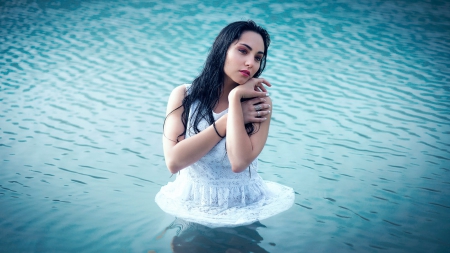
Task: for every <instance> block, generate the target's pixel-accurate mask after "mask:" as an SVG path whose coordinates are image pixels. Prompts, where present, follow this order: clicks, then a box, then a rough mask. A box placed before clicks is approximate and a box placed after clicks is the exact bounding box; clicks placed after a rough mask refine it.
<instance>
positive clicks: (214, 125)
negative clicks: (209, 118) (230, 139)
mask: <svg viewBox="0 0 450 253" xmlns="http://www.w3.org/2000/svg"><path fill="white" fill-rule="evenodd" d="M213 127H214V130H216V134H217V135H218V136H219V137H220V138H222V139H223V138H225V136H222V135H220V134H219V131H217V128H216V122H215V121H214V122H213Z"/></svg>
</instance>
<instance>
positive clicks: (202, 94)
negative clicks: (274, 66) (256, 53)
mask: <svg viewBox="0 0 450 253" xmlns="http://www.w3.org/2000/svg"><path fill="white" fill-rule="evenodd" d="M246 31H252V32H256V33H258V34H259V35H261V37H262V39H263V42H264V56H263V58H262V59H261V64H260V67H259V70H258V71H257V72H256V73H255V75H254V76H253V77H258V76H259V75H260V74H261V73H262V72H263V71H264V69H265V67H266V58H267V50H268V48H269V45H270V36H269V33H268V32H267V31H266V30H265V29H264V28H262V27H260V26H258V25H257V24H256V23H255V22H254V21H252V20H248V21H237V22H233V23H231V24H229V25H227V26H226V27H225V28H223V29H222V31H220V33H219V35H217V37H216V39H215V41H214V44H213V45H212V47H211V50H210V52H209V55H208V58H207V59H206V62H205V65H204V67H203V70H202V72H201V73H200V75H199V76H198V77H197V78H195V79H194V81H193V82H192V85H191V87H190V90H189V94H187V95H186V96H185V98H184V99H183V101H182V105H181V106H182V107H183V108H184V111H183V113H182V115H181V121H182V123H183V126H184V132H183V133H181V134H180V135H179V136H178V137H181V136H184V135H185V134H186V130H187V122H188V117H189V111H190V109H191V105H192V103H193V102H194V101H197V100H198V101H199V105H198V106H197V109H196V111H195V112H193V115H195V116H194V117H193V119H192V125H191V126H190V127H193V130H194V132H195V133H196V134H197V133H199V132H200V130H199V129H198V124H199V122H200V121H201V120H202V119H205V120H206V121H207V122H208V123H209V124H210V125H211V124H212V123H213V122H214V117H213V114H212V111H213V109H214V107H215V106H216V104H217V103H218V101H219V97H220V95H221V94H222V90H223V82H224V78H225V72H224V66H225V60H226V57H227V51H228V48H229V47H230V45H231V43H232V42H233V41H235V40H239V39H240V37H241V35H242V33H244V32H246ZM177 109H178V108H177ZM175 110H176V109H175ZM245 128H246V130H247V133H248V134H249V135H250V134H252V133H253V132H254V126H253V124H252V123H248V124H246V125H245ZM178 137H177V142H178Z"/></svg>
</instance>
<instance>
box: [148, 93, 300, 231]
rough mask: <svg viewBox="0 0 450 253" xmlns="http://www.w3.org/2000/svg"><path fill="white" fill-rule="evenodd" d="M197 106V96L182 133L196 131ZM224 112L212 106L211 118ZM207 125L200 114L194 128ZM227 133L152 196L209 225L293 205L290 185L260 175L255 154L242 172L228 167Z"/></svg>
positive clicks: (243, 221) (239, 221)
mask: <svg viewBox="0 0 450 253" xmlns="http://www.w3.org/2000/svg"><path fill="white" fill-rule="evenodd" d="M187 91H188V92H189V85H187ZM197 106H198V102H194V103H193V104H192V106H191V110H190V113H189V120H188V124H187V126H188V127H187V130H186V136H185V137H186V138H189V137H191V136H193V135H195V132H194V131H193V130H192V128H190V127H189V126H190V125H191V119H193V115H192V114H194V112H195V111H196V110H195V108H196V107H197ZM227 112H228V109H227V110H225V111H223V112H221V113H214V112H213V116H214V119H215V120H218V119H219V118H220V117H222V116H223V115H225V114H226V113H227ZM208 126H209V124H208V122H207V121H206V120H202V121H201V122H200V123H199V125H198V129H199V130H203V129H205V128H207V127H208ZM225 138H226V137H225ZM225 138H224V139H222V140H221V141H219V142H218V143H217V144H216V145H215V146H214V147H213V148H212V149H211V150H210V151H209V152H208V153H207V154H206V155H205V156H203V157H202V158H201V159H200V160H198V161H197V162H195V163H194V164H192V165H190V166H189V167H186V168H184V169H182V170H180V172H179V173H178V174H177V177H176V179H175V180H174V181H173V182H169V183H168V184H167V185H165V186H163V187H161V190H160V191H159V192H158V193H157V194H156V196H155V201H156V203H157V204H158V205H159V207H160V208H161V209H162V210H163V211H165V212H166V213H169V214H172V215H174V216H176V217H178V218H181V219H184V220H186V221H190V222H195V223H199V224H202V225H205V226H208V227H235V226H241V225H247V224H251V223H253V222H256V221H259V220H263V219H265V218H268V217H271V216H273V215H275V214H278V213H280V212H282V211H285V210H287V209H289V208H290V207H291V206H292V204H293V202H294V191H293V189H292V188H290V187H287V186H284V185H281V184H278V183H275V182H271V181H265V180H263V179H262V178H261V177H260V176H259V175H258V173H257V168H258V158H256V159H255V160H254V161H253V162H252V163H251V164H250V166H249V168H248V169H246V170H244V171H243V172H241V173H234V172H233V171H232V170H231V164H230V161H229V159H228V156H227V154H226V148H225Z"/></svg>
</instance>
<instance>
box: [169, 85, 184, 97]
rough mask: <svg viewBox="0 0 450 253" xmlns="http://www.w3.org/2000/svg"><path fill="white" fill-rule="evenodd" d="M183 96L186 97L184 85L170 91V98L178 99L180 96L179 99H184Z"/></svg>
mask: <svg viewBox="0 0 450 253" xmlns="http://www.w3.org/2000/svg"><path fill="white" fill-rule="evenodd" d="M185 95H186V85H184V84H182V85H179V86H177V87H175V88H174V89H173V90H172V93H170V96H171V97H172V96H174V97H180V96H181V97H183V98H184V97H185Z"/></svg>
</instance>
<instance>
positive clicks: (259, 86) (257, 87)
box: [228, 78, 272, 99]
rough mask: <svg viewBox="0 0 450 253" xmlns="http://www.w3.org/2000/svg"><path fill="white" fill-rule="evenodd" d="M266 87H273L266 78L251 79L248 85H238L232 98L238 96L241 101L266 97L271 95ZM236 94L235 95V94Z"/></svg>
mask: <svg viewBox="0 0 450 253" xmlns="http://www.w3.org/2000/svg"><path fill="white" fill-rule="evenodd" d="M264 85H265V86H268V87H271V86H272V85H271V84H270V83H269V81H267V80H266V79H264V78H251V79H249V80H248V81H247V82H246V83H244V84H241V85H238V86H237V87H236V88H234V89H233V90H232V91H231V92H230V95H228V98H230V96H234V95H237V97H238V98H239V99H242V98H254V97H266V96H268V95H269V93H268V92H267V89H266V87H264ZM233 93H234V94H233Z"/></svg>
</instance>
